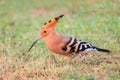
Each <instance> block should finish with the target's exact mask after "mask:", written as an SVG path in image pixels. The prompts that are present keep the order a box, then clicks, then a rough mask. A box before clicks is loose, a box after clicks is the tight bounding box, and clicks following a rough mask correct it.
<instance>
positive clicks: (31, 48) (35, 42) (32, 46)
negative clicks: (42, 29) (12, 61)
mask: <svg viewBox="0 0 120 80" xmlns="http://www.w3.org/2000/svg"><path fill="white" fill-rule="evenodd" d="M39 40H40V37H39V38H38V39H36V40H35V41H34V42H33V44H32V45H31V46H30V48H29V49H28V52H29V51H30V50H31V49H32V47H33V46H34V45H35V44H36V43H37V42H38V41H39Z"/></svg>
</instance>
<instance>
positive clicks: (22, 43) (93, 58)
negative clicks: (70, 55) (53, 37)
mask: <svg viewBox="0 0 120 80" xmlns="http://www.w3.org/2000/svg"><path fill="white" fill-rule="evenodd" d="M119 4H120V0H101V1H100V0H70V1H65V0H60V1H56V0H52V1H51V2H49V1H48V0H44V1H43V0H39V1H36V0H20V1H18V0H0V6H1V7H0V80H2V79H5V80H6V79H9V80H18V79H19V80H26V79H27V80H29V79H30V80H31V79H32V80H36V79H38V80H119V79H120V63H119V61H120V10H119V9H120V5H119ZM60 14H65V17H64V18H63V19H62V20H61V21H60V23H59V24H58V26H57V27H56V28H57V32H59V33H61V34H66V35H68V36H73V37H76V38H78V39H81V40H85V41H88V42H90V43H92V44H95V45H97V46H100V47H103V48H107V49H110V50H111V54H109V55H107V54H104V53H99V52H90V53H89V55H88V56H87V57H86V58H87V59H85V60H83V59H82V58H79V57H78V58H75V59H73V64H72V65H69V66H68V65H66V61H67V60H66V58H65V57H64V56H61V55H57V54H54V53H52V52H51V51H49V50H48V49H47V47H46V45H45V42H44V41H43V40H41V41H39V42H38V43H37V44H36V46H35V47H34V48H33V49H32V50H31V52H29V53H27V50H28V48H29V47H30V45H31V44H32V42H33V41H34V39H36V38H37V36H38V35H39V31H40V29H41V26H42V25H43V24H44V23H45V22H47V21H48V20H50V19H52V18H54V17H56V16H58V15H60ZM83 58H84V57H83Z"/></svg>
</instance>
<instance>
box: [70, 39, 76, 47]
mask: <svg viewBox="0 0 120 80" xmlns="http://www.w3.org/2000/svg"><path fill="white" fill-rule="evenodd" d="M76 43H77V40H76V39H74V41H73V43H72V44H71V45H70V47H73V46H74V45H75V44H76Z"/></svg>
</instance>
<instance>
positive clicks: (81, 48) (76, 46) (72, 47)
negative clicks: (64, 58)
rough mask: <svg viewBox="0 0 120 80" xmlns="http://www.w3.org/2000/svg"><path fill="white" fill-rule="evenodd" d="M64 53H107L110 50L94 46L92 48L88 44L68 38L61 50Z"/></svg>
mask: <svg viewBox="0 0 120 80" xmlns="http://www.w3.org/2000/svg"><path fill="white" fill-rule="evenodd" d="M62 50H63V51H65V52H66V53H76V54H78V53H80V52H88V51H100V52H107V53H109V52H110V50H107V49H102V48H98V47H96V46H92V45H91V44H89V43H88V42H83V41H81V40H77V39H75V38H72V37H70V39H69V41H68V42H67V43H66V44H65V46H64V47H63V48H62Z"/></svg>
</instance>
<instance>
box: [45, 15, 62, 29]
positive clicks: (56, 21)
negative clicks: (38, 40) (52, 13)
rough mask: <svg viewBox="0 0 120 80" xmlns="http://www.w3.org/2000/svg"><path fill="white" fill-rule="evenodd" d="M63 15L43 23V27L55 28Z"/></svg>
mask: <svg viewBox="0 0 120 80" xmlns="http://www.w3.org/2000/svg"><path fill="white" fill-rule="evenodd" d="M63 16H64V15H60V16H58V17H55V18H54V19H53V20H49V21H48V22H47V23H44V25H43V27H46V28H48V27H55V26H56V24H57V23H58V21H59V19H60V18H62V17H63Z"/></svg>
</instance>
